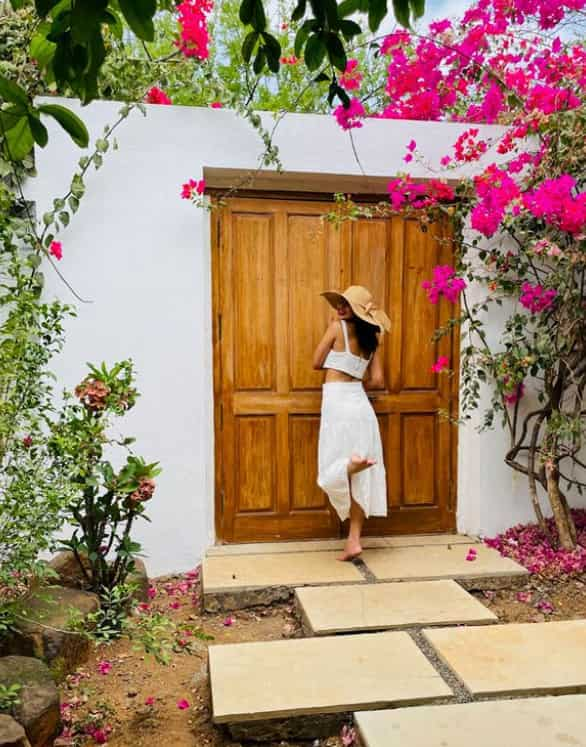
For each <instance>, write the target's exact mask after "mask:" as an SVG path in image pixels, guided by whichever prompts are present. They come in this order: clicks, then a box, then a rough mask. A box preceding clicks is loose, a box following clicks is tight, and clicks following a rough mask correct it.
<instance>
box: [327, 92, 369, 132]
mask: <svg viewBox="0 0 586 747" xmlns="http://www.w3.org/2000/svg"><path fill="white" fill-rule="evenodd" d="M365 116H366V110H365V109H364V106H362V102H361V101H360V99H357V98H353V99H352V100H351V101H350V106H349V107H348V108H347V109H346V108H344V105H343V104H340V106H337V107H336V108H335V109H334V117H335V118H336V120H337V122H338V124H339V125H340V127H341V128H342V129H343V130H351V129H353V128H355V127H362V121H361V120H362V119H364V117H365Z"/></svg>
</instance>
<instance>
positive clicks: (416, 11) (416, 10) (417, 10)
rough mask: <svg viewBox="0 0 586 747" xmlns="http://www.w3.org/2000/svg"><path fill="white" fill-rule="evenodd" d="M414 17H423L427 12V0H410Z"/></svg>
mask: <svg viewBox="0 0 586 747" xmlns="http://www.w3.org/2000/svg"><path fill="white" fill-rule="evenodd" d="M409 5H410V6H411V12H412V13H413V18H421V16H422V15H423V14H424V13H425V0H409Z"/></svg>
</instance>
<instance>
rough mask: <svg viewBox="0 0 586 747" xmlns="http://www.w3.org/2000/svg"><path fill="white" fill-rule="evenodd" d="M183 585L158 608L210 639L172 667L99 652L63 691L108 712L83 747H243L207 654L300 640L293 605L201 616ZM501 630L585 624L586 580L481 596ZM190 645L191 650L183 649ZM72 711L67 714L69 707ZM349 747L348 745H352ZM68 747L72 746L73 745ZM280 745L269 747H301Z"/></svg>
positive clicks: (331, 746) (120, 647) (78, 712)
mask: <svg viewBox="0 0 586 747" xmlns="http://www.w3.org/2000/svg"><path fill="white" fill-rule="evenodd" d="M176 583H181V579H180V578H179V577H173V578H171V579H170V578H164V579H156V580H154V581H153V587H154V588H156V589H157V595H156V596H155V598H154V599H153V601H152V605H153V606H154V607H155V608H156V609H159V610H162V611H165V612H166V613H167V614H168V615H169V617H171V618H172V619H173V620H174V621H175V622H176V623H178V624H180V626H183V625H185V626H196V627H199V628H201V630H202V631H203V633H205V634H206V635H207V636H210V637H211V640H210V641H203V640H199V639H195V638H193V636H189V637H187V638H186V639H184V640H181V643H180V645H179V646H178V647H177V650H176V651H175V652H174V653H173V654H172V657H171V661H170V663H169V664H168V665H162V664H158V663H156V662H155V661H154V660H153V658H152V656H150V655H145V654H144V652H142V651H135V650H133V647H132V644H130V643H129V642H128V641H118V642H116V643H114V644H111V645H108V646H105V645H100V646H99V647H96V649H95V652H94V655H93V656H92V657H91V658H90V660H89V661H88V662H87V663H86V664H85V665H84V666H83V667H82V668H80V670H79V671H78V673H77V675H76V676H74V677H70V678H69V680H70V681H69V683H64V684H63V687H62V693H61V694H62V701H64V702H65V703H73V706H72V712H74V713H75V718H79V717H81V716H82V714H84V715H85V714H88V713H92V712H97V713H103V712H110V716H108V717H107V718H106V722H107V724H108V726H109V727H111V732H110V733H108V729H106V736H107V741H103V740H104V734H103V733H99V732H98V733H97V734H96V740H94V739H91V738H90V739H88V740H87V741H86V742H85V744H88V745H89V744H95V743H96V741H97V742H98V743H100V741H101V743H107V744H108V745H111V747H147V746H148V747H151V746H156V747H237V745H239V744H240V743H235V742H233V741H231V740H230V739H229V737H228V736H226V735H225V734H224V733H223V732H222V731H220V730H218V729H216V728H215V727H214V726H213V725H212V723H211V712H210V701H209V688H208V683H207V671H206V647H207V645H209V643H213V644H214V645H217V644H224V643H234V642H245V641H268V640H279V639H282V638H290V637H294V636H296V635H299V634H300V632H299V627H298V624H297V621H296V619H295V616H294V613H293V607H292V605H291V604H278V605H274V606H272V607H269V608H257V609H254V610H245V611H239V612H236V613H234V614H232V615H229V616H226V615H224V614H222V615H207V614H206V615H202V614H201V612H200V610H199V607H198V604H197V599H196V598H194V597H193V596H191V595H185V596H182V595H181V594H179V595H178V596H177V595H173V594H171V595H169V593H168V591H167V592H166V591H165V589H168V588H169V585H170V584H171V587H172V588H173V586H174V585H175V584H176ZM153 594H154V592H153ZM474 596H476V597H477V598H478V599H479V600H480V601H482V602H483V603H484V604H485V605H486V606H487V607H489V608H490V609H491V610H493V612H495V613H496V614H497V615H498V617H499V620H500V621H501V622H503V623H512V622H543V621H548V620H567V619H575V618H586V576H584V575H583V576H581V577H578V578H573V579H565V580H562V581H557V582H552V581H548V580H543V579H540V578H539V577H532V578H530V579H529V580H528V582H527V583H526V584H525V586H524V587H523V588H517V589H515V590H503V591H497V592H491V591H488V592H475V593H474ZM184 644H185V646H184ZM66 708H67V707H66ZM347 743H348V742H347ZM63 744H71V742H68V741H67V740H64V741H63ZM301 744H302V743H299V742H284V741H283V742H278V743H274V744H273V745H272V746H271V747H301ZM308 744H310V745H311V744H313V745H316V747H317V746H318V745H319V747H342V745H343V742H342V740H341V739H340V738H330V739H325V740H319V741H316V742H314V743H311V742H310V743H307V742H305V743H303V747H307V745H308Z"/></svg>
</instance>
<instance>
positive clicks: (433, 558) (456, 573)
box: [361, 544, 528, 588]
mask: <svg viewBox="0 0 586 747" xmlns="http://www.w3.org/2000/svg"><path fill="white" fill-rule="evenodd" d="M471 547H473V548H474V549H475V550H476V560H472V561H470V560H466V556H467V555H468V550H469V549H470V548H471ZM361 557H362V560H363V561H364V562H365V563H366V565H367V566H368V568H369V569H370V570H371V571H372V573H374V575H375V576H376V578H377V579H379V580H381V581H403V580H405V581H416V580H419V581H424V580H433V579H441V578H453V579H456V580H460V581H462V582H472V581H478V580H483V579H484V580H485V584H478V583H471V584H470V585H471V586H474V587H475V588H476V587H478V586H480V587H482V586H485V585H487V584H488V585H491V586H494V585H496V584H497V583H498V581H499V579H500V580H501V581H502V580H503V579H504V580H507V581H510V580H511V579H514V578H516V577H520V578H522V577H525V576H527V575H528V571H527V570H526V569H525V568H523V567H522V566H520V565H519V564H518V563H515V562H514V561H513V560H510V559H509V558H503V557H502V556H501V555H500V554H499V553H498V552H497V551H496V550H493V549H492V548H490V547H486V545H482V544H454V545H435V546H432V545H430V546H427V547H424V548H423V547H394V548H389V549H384V550H365V551H364V552H363V553H362V556H361Z"/></svg>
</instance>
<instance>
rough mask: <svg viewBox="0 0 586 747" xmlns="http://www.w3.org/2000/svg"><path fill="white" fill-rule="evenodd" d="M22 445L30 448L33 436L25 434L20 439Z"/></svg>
mask: <svg viewBox="0 0 586 747" xmlns="http://www.w3.org/2000/svg"><path fill="white" fill-rule="evenodd" d="M22 445H23V446H24V448H25V449H30V447H31V446H32V445H33V437H32V436H30V435H28V436H25V437H24V438H23V439H22Z"/></svg>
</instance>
